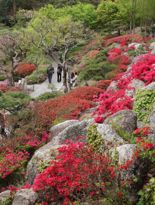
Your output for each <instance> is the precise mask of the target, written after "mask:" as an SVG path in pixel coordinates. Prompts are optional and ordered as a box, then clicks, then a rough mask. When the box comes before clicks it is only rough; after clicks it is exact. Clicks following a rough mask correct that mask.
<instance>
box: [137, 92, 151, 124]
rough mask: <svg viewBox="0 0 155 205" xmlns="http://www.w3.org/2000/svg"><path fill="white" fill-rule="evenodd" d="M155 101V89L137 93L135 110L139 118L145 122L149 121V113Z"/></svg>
mask: <svg viewBox="0 0 155 205" xmlns="http://www.w3.org/2000/svg"><path fill="white" fill-rule="evenodd" d="M154 103H155V90H140V91H138V92H137V93H136V96H135V103H134V111H135V112H136V114H137V117H138V120H139V121H141V122H143V123H148V122H149V115H150V113H151V111H152V110H153V105H154Z"/></svg>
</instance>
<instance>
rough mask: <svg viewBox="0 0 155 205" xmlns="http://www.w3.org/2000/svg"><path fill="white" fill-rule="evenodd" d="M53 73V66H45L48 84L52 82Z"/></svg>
mask: <svg viewBox="0 0 155 205" xmlns="http://www.w3.org/2000/svg"><path fill="white" fill-rule="evenodd" d="M53 73H54V68H53V66H52V65H50V66H49V67H48V68H47V77H48V82H49V83H50V84H51V83H52V76H53Z"/></svg>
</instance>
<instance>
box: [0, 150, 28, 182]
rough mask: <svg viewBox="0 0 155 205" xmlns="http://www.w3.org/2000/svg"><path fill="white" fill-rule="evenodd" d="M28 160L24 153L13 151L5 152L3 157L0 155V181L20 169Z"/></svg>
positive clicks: (26, 154) (26, 153)
mask: <svg viewBox="0 0 155 205" xmlns="http://www.w3.org/2000/svg"><path fill="white" fill-rule="evenodd" d="M28 158H29V154H28V152H26V151H18V152H16V151H13V150H6V151H5V155H4V156H3V154H1V160H0V179H4V178H6V177H7V176H8V175H11V174H12V173H13V172H14V171H16V170H17V169H19V168H20V167H22V165H23V164H24V163H25V162H26V161H27V159H28Z"/></svg>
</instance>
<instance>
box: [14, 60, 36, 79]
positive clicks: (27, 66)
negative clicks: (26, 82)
mask: <svg viewBox="0 0 155 205" xmlns="http://www.w3.org/2000/svg"><path fill="white" fill-rule="evenodd" d="M34 70H36V66H35V65H34V64H32V63H21V64H19V65H18V66H17V67H16V69H15V73H16V74H17V75H19V76H21V77H25V76H27V75H30V74H31V73H33V71H34Z"/></svg>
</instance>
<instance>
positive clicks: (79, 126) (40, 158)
mask: <svg viewBox="0 0 155 205" xmlns="http://www.w3.org/2000/svg"><path fill="white" fill-rule="evenodd" d="M90 123H92V120H84V121H81V122H80V121H77V122H76V123H72V125H70V126H67V127H66V128H65V129H64V130H63V129H62V132H60V133H59V134H58V135H56V136H55V137H53V138H52V140H51V141H50V142H49V143H48V144H46V145H44V146H43V147H41V148H39V149H38V150H37V151H36V152H35V153H34V155H33V157H32V159H31V160H30V161H29V163H28V166H27V173H26V179H27V181H28V183H30V184H33V181H34V179H35V177H36V175H37V174H38V173H39V172H40V168H41V167H46V166H47V165H48V164H49V162H50V161H51V160H53V159H55V157H56V155H57V154H58V148H59V147H60V146H62V145H63V144H65V140H67V139H70V140H73V141H77V138H78V137H79V136H86V133H87V126H88V125H89V124H90ZM53 130H54V129H53ZM55 133H56V129H55ZM80 140H84V141H85V140H86V139H85V137H83V138H81V139H80Z"/></svg>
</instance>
